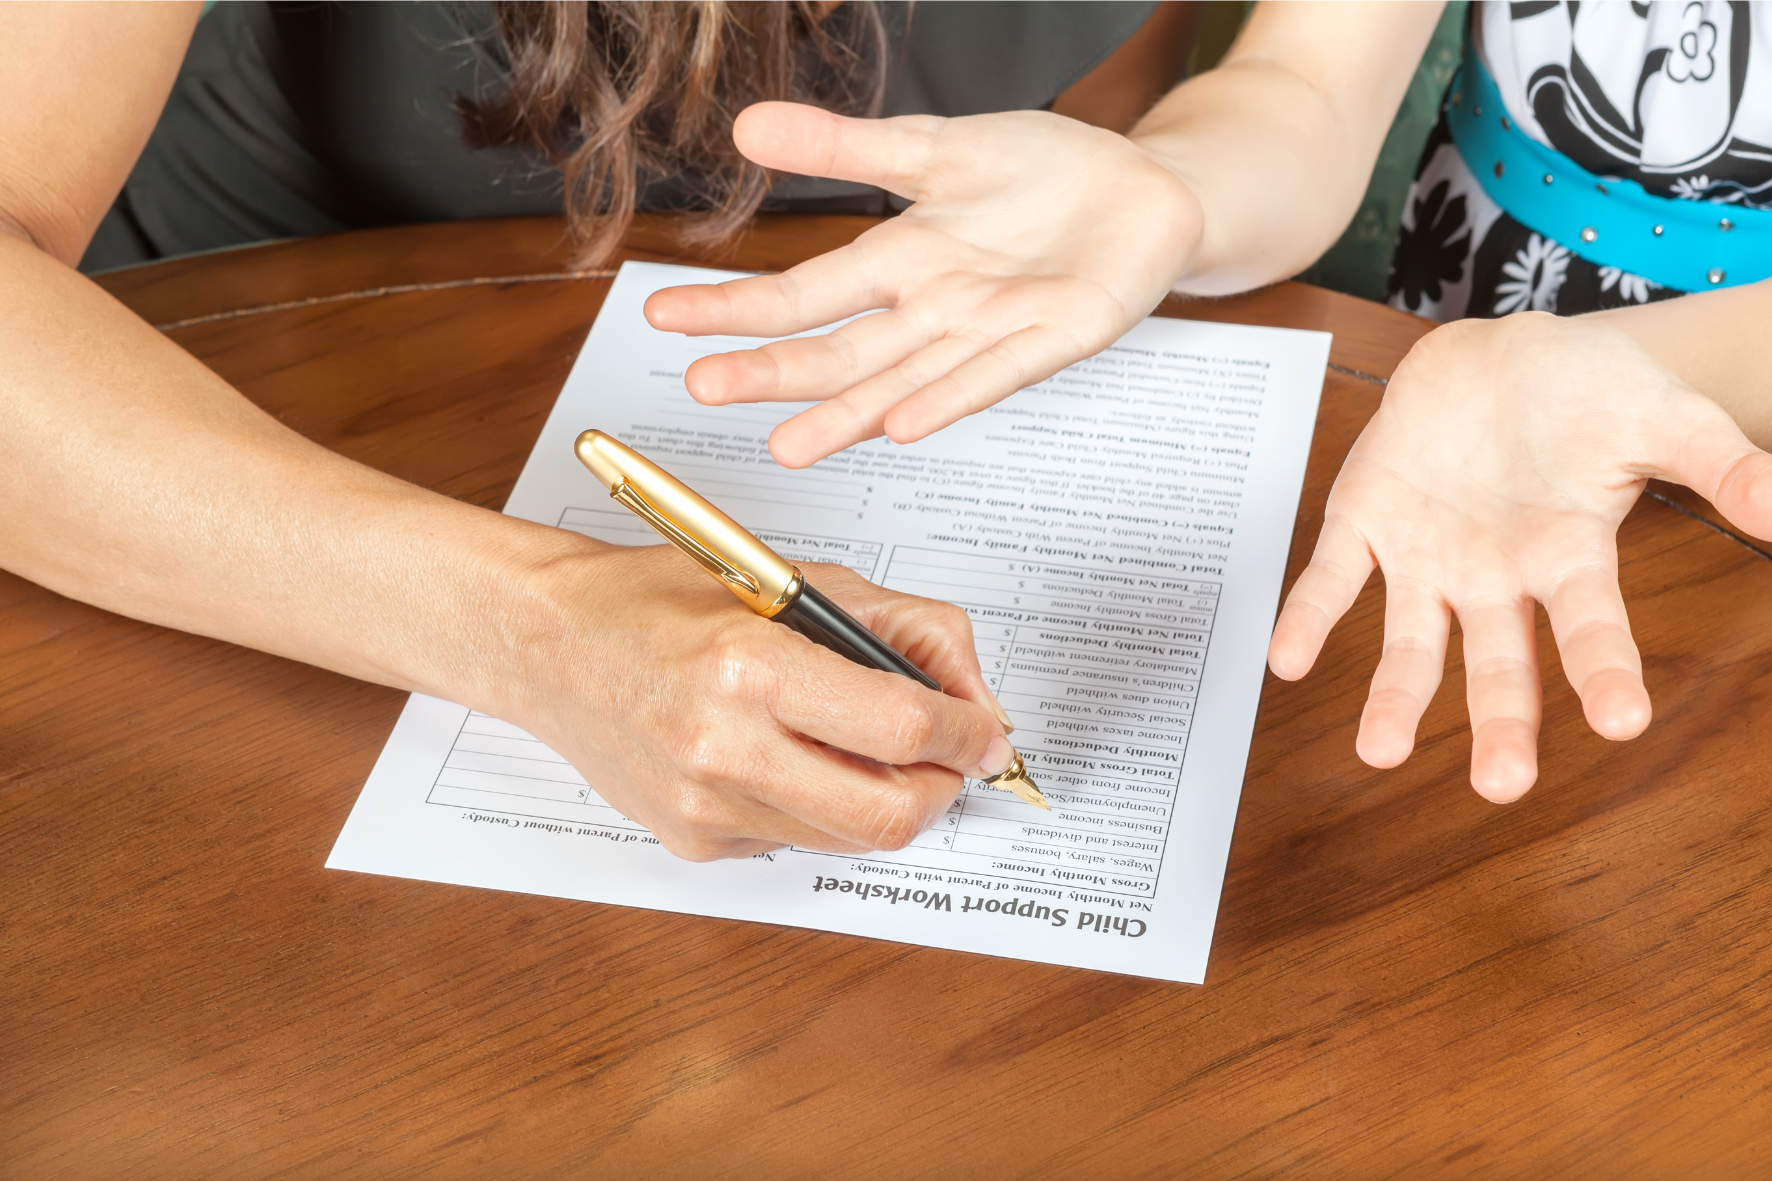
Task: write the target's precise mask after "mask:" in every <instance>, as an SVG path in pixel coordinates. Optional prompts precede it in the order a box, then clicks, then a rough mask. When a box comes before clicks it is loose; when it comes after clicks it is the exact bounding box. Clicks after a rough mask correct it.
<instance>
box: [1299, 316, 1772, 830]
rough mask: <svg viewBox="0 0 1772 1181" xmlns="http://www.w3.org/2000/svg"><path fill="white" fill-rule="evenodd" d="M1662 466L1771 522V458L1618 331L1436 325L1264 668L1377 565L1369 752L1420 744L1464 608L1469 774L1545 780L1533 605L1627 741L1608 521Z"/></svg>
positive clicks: (1636, 666)
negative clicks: (1377, 626) (1377, 646)
mask: <svg viewBox="0 0 1772 1181" xmlns="http://www.w3.org/2000/svg"><path fill="white" fill-rule="evenodd" d="M1650 477H1655V478H1661V479H1666V480H1671V481H1674V482H1677V483H1681V484H1685V485H1687V486H1689V487H1691V488H1693V489H1694V490H1696V491H1697V492H1699V493H1700V494H1701V495H1703V496H1705V497H1706V498H1708V499H1709V500H1710V501H1711V502H1712V503H1713V504H1715V505H1716V507H1717V509H1718V510H1719V511H1720V512H1721V513H1722V514H1723V515H1724V516H1725V517H1727V518H1728V519H1729V520H1730V521H1732V522H1734V523H1735V524H1736V525H1737V526H1738V527H1739V528H1741V529H1742V530H1744V531H1745V532H1747V533H1750V534H1752V535H1754V536H1757V537H1763V538H1764V537H1772V455H1767V454H1765V453H1764V452H1761V451H1759V450H1757V449H1756V448H1755V447H1754V446H1753V445H1752V444H1751V443H1749V442H1748V440H1747V438H1746V436H1744V435H1743V434H1742V432H1741V430H1740V429H1739V428H1738V427H1737V426H1736V425H1735V423H1734V422H1733V421H1732V420H1731V419H1730V418H1729V416H1728V415H1727V414H1726V413H1725V412H1724V411H1723V410H1722V408H1721V407H1719V406H1718V405H1717V404H1716V403H1714V402H1712V401H1711V400H1710V399H1708V398H1706V397H1704V396H1703V395H1701V394H1699V393H1697V392H1695V391H1694V390H1693V389H1691V388H1690V387H1689V386H1687V385H1685V384H1683V383H1682V382H1681V381H1679V380H1678V379H1677V378H1676V377H1674V376H1673V374H1671V373H1669V372H1668V371H1667V370H1666V369H1665V368H1663V367H1662V366H1661V365H1660V364H1659V363H1658V362H1656V361H1655V359H1654V358H1653V357H1651V356H1650V355H1649V354H1648V353H1647V352H1645V351H1644V350H1643V349H1642V348H1641V347H1639V346H1638V345H1637V344H1636V343H1635V341H1633V340H1632V339H1631V338H1630V337H1629V336H1627V335H1625V334H1624V333H1623V332H1620V331H1618V330H1617V329H1614V328H1611V327H1608V326H1606V325H1604V324H1602V323H1597V322H1593V321H1585V320H1581V319H1573V320H1559V319H1557V318H1556V317H1553V316H1548V315H1545V314H1542V313H1531V314H1521V315H1514V316H1508V317H1506V318H1505V319H1502V320H1489V321H1483V320H1465V321H1461V322H1458V323H1454V324H1448V325H1446V326H1444V327H1442V328H1439V329H1436V330H1435V331H1434V332H1432V333H1430V334H1429V335H1427V336H1426V337H1424V338H1422V340H1421V341H1420V342H1419V343H1418V344H1417V345H1416V346H1415V348H1414V349H1413V350H1411V352H1410V353H1409V355H1408V356H1407V357H1406V358H1405V359H1404V361H1403V363H1402V365H1400V366H1399V367H1398V369H1397V373H1396V376H1395V377H1393V378H1392V379H1391V382H1390V386H1389V388H1388V389H1387V390H1386V392H1385V396H1384V401H1383V403H1382V405H1381V406H1380V407H1379V410H1378V413H1377V414H1376V415H1374V416H1373V418H1372V421H1371V422H1370V423H1369V424H1367V426H1366V429H1365V430H1364V431H1363V432H1361V435H1360V438H1359V440H1358V441H1357V442H1356V443H1355V444H1354V447H1353V450H1352V451H1351V452H1350V453H1349V455H1348V458H1347V462H1346V463H1345V464H1344V465H1343V467H1342V470H1341V474H1340V475H1339V476H1338V477H1337V478H1336V481H1335V486H1334V488H1333V490H1332V491H1331V492H1330V494H1329V501H1328V506H1327V510H1326V514H1325V519H1324V524H1323V530H1322V533H1321V534H1320V535H1319V537H1318V539H1317V546H1316V551H1315V552H1314V554H1313V555H1312V557H1311V562H1310V565H1309V566H1308V567H1307V568H1306V569H1305V571H1304V573H1303V574H1301V575H1300V576H1299V579H1298V581H1297V583H1296V584H1295V585H1294V586H1293V588H1292V591H1291V593H1290V594H1289V595H1288V596H1287V599H1286V605H1285V607H1284V608H1283V609H1282V611H1281V613H1280V618H1279V621H1278V623H1277V625H1276V626H1275V629H1274V637H1273V642H1272V645H1271V646H1270V648H1269V650H1268V662H1269V664H1270V666H1271V667H1272V668H1273V670H1274V673H1275V674H1276V675H1278V676H1280V677H1282V678H1285V679H1287V680H1295V679H1297V678H1299V677H1302V676H1304V675H1305V673H1307V672H1308V671H1309V670H1310V667H1311V665H1312V663H1313V662H1314V661H1315V660H1316V657H1317V654H1318V652H1319V651H1320V650H1321V648H1322V645H1323V641H1324V639H1325V638H1326V637H1327V635H1328V633H1329V630H1330V629H1331V628H1332V627H1333V626H1334V624H1335V622H1336V621H1337V620H1338V619H1340V617H1341V615H1342V614H1343V613H1344V612H1345V611H1346V610H1347V609H1348V607H1349V606H1350V605H1352V603H1353V601H1354V597H1355V596H1356V595H1357V594H1358V593H1359V591H1360V588H1361V587H1362V586H1363V585H1364V584H1365V582H1366V579H1367V577H1368V576H1369V575H1370V574H1371V572H1372V568H1373V566H1374V564H1376V565H1377V566H1379V567H1380V568H1382V570H1383V572H1384V579H1385V624H1384V654H1383V656H1382V657H1381V658H1380V660H1379V663H1378V668H1377V671H1376V672H1375V673H1374V674H1373V678H1372V688H1371V694H1370V696H1369V697H1368V698H1367V701H1366V708H1365V712H1364V714H1363V715H1362V717H1361V719H1360V733H1359V738H1358V741H1357V750H1358V751H1359V754H1360V757H1361V758H1362V759H1364V760H1365V761H1366V762H1367V763H1369V764H1371V765H1372V766H1375V767H1394V766H1396V765H1397V764H1399V763H1401V762H1402V761H1403V760H1404V759H1406V758H1408V756H1409V753H1410V751H1411V750H1412V749H1413V747H1414V743H1415V729H1416V724H1417V723H1418V722H1419V721H1420V718H1421V715H1422V712H1423V710H1425V709H1426V708H1427V704H1428V702H1429V701H1430V700H1432V698H1433V695H1434V692H1435V691H1436V689H1437V688H1438V686H1439V683H1440V676H1441V671H1442V669H1443V666H1444V663H1445V654H1446V643H1447V635H1448V631H1449V628H1450V616H1451V615H1452V614H1453V613H1456V614H1457V616H1458V620H1459V624H1460V626H1461V627H1462V629H1463V632H1464V662H1465V676H1466V696H1467V698H1468V702H1469V708H1470V720H1471V730H1472V749H1471V783H1472V785H1473V786H1474V787H1475V788H1476V789H1477V791H1478V792H1479V793H1480V794H1481V795H1483V796H1484V797H1485V798H1487V799H1490V800H1493V801H1495V802H1497V803H1505V802H1508V801H1511V800H1514V799H1517V798H1519V797H1520V796H1521V795H1523V794H1525V792H1526V791H1527V790H1528V789H1529V788H1531V786H1532V784H1533V782H1534V781H1535V780H1536V779H1537V775H1538V755H1537V740H1538V726H1539V715H1540V710H1541V698H1540V685H1539V671H1538V660H1537V644H1536V640H1535V636H1534V614H1535V610H1534V606H1533V604H1534V602H1537V603H1542V604H1543V605H1544V607H1545V610H1546V612H1547V613H1548V614H1549V616H1550V622H1551V630H1552V632H1553V634H1554V636H1555V638H1556V643H1557V650H1558V652H1559V653H1560V654H1561V656H1562V662H1563V670H1564V673H1565V674H1566V675H1567V676H1568V678H1569V683H1570V684H1571V685H1572V686H1573V687H1574V689H1575V691H1576V693H1578V694H1579V695H1580V697H1581V702H1582V708H1583V710H1584V712H1585V713H1586V716H1587V720H1588V724H1589V725H1590V726H1592V727H1593V729H1594V730H1595V732H1597V733H1599V734H1601V735H1602V736H1604V737H1606V738H1611V739H1627V738H1634V737H1635V736H1636V735H1637V734H1639V733H1641V732H1642V731H1643V729H1644V728H1645V727H1646V726H1647V725H1648V724H1649V717H1650V704H1649V696H1648V693H1647V691H1646V690H1645V689H1644V687H1643V675H1642V662H1641V660H1640V658H1639V656H1638V653H1637V648H1636V644H1635V642H1634V641H1633V639H1632V638H1631V633H1630V623H1629V620H1628V619H1627V617H1626V614H1625V605H1624V599H1623V596H1622V595H1621V593H1620V591H1619V588H1618V552H1617V541H1616V534H1617V531H1618V526H1619V523H1620V522H1621V521H1623V519H1624V516H1625V514H1626V512H1628V511H1629V509H1630V507H1631V505H1632V504H1633V503H1634V502H1635V501H1636V498H1637V496H1638V494H1639V493H1640V492H1641V491H1642V488H1643V485H1644V482H1645V481H1646V480H1647V479H1649V478H1650Z"/></svg>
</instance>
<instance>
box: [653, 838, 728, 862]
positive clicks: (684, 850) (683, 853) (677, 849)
mask: <svg viewBox="0 0 1772 1181" xmlns="http://www.w3.org/2000/svg"><path fill="white" fill-rule="evenodd" d="M653 835H655V836H657V837H658V843H659V844H661V845H663V846H664V847H665V851H666V852H667V853H669V854H671V855H672V856H673V857H679V858H681V859H682V860H684V861H704V862H705V861H718V860H720V859H721V858H722V857H726V856H728V855H729V854H730V852H731V850H732V847H733V845H734V842H733V841H731V840H728V839H725V838H721V837H713V836H707V835H704V834H700V833H682V832H669V833H667V832H657V833H654V834H653Z"/></svg>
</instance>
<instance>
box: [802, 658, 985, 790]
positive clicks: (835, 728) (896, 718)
mask: <svg viewBox="0 0 1772 1181" xmlns="http://www.w3.org/2000/svg"><path fill="white" fill-rule="evenodd" d="M781 631H782V635H781V641H780V642H781V643H782V645H783V651H782V655H783V657H784V659H785V661H786V662H787V668H785V669H784V670H783V673H782V675H778V676H777V677H775V678H774V685H775V692H774V695H773V699H772V700H771V702H770V712H771V713H772V714H773V715H774V716H775V719H776V720H777V721H778V722H780V723H781V724H782V725H783V726H785V727H787V728H788V729H790V730H792V731H793V732H794V733H796V734H801V735H804V736H805V737H807V738H811V739H815V740H817V741H819V742H822V743H824V744H825V745H827V746H834V747H836V748H838V749H839V750H846V751H849V752H850V753H851V754H858V755H862V756H863V757H865V758H870V759H874V760H875V761H877V762H881V763H890V764H892V765H893V766H896V767H914V766H917V765H918V764H922V763H933V764H935V765H936V766H940V767H946V768H947V769H948V770H950V771H957V772H959V773H960V774H962V775H971V776H975V777H978V778H987V777H989V776H991V775H994V774H996V773H997V772H999V771H1001V770H1002V769H1003V767H1004V766H1005V765H1007V764H1008V762H1009V756H1008V754H1006V753H1002V754H1001V755H1000V757H999V758H998V760H997V761H998V765H997V766H993V767H991V768H989V769H988V770H987V769H986V768H985V767H984V763H985V761H986V760H987V759H988V758H991V757H992V756H993V755H997V754H999V752H997V751H995V750H993V747H992V743H993V740H996V739H1001V738H1002V736H1003V725H1002V723H1001V722H999V721H998V720H997V719H996V718H995V717H993V716H991V713H990V711H989V710H987V709H985V708H984V707H983V706H981V705H979V704H977V703H975V702H971V701H967V700H965V699H963V698H959V697H950V696H949V695H947V694H946V693H938V692H936V691H935V690H933V689H928V688H925V687H924V686H922V685H919V684H918V683H917V682H915V681H913V680H911V679H910V678H909V677H905V676H900V675H899V674H897V673H889V672H882V671H880V670H879V669H873V668H866V667H863V666H862V665H859V664H856V663H855V662H854V661H851V660H849V659H847V658H845V657H842V656H839V655H837V654H836V653H835V652H832V651H830V650H829V649H828V648H823V647H820V646H819V645H817V644H814V643H812V642H811V641H810V640H807V639H805V638H804V637H802V636H799V635H797V634H796V633H792V632H789V631H787V629H785V628H783V629H781Z"/></svg>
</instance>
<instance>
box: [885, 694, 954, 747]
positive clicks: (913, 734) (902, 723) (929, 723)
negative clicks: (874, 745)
mask: <svg viewBox="0 0 1772 1181" xmlns="http://www.w3.org/2000/svg"><path fill="white" fill-rule="evenodd" d="M894 713H895V715H896V725H895V726H894V727H893V731H892V739H891V742H890V743H889V744H888V748H887V753H888V755H889V756H890V757H889V760H888V761H890V762H893V763H897V764H900V765H904V764H907V763H920V762H922V761H923V758H924V755H925V754H926V753H927V752H928V750H929V746H930V744H931V742H933V741H934V739H935V735H936V733H937V732H938V731H939V730H940V727H941V722H940V719H939V718H937V717H936V713H935V706H934V705H933V704H932V703H930V702H929V701H928V700H927V699H925V698H924V697H923V696H922V695H921V694H918V695H913V696H908V697H905V698H904V699H903V700H902V701H901V702H900V703H899V704H898V706H897V708H896V709H895V710H894Z"/></svg>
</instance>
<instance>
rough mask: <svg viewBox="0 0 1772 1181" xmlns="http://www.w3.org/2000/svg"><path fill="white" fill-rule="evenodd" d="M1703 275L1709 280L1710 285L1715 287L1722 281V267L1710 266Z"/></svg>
mask: <svg viewBox="0 0 1772 1181" xmlns="http://www.w3.org/2000/svg"><path fill="white" fill-rule="evenodd" d="M1704 277H1705V278H1707V279H1709V280H1710V285H1711V286H1712V287H1715V286H1716V285H1717V284H1718V283H1721V282H1722V281H1723V268H1722V267H1712V268H1711V269H1710V270H1708V271H1706V272H1705V275H1704Z"/></svg>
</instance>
